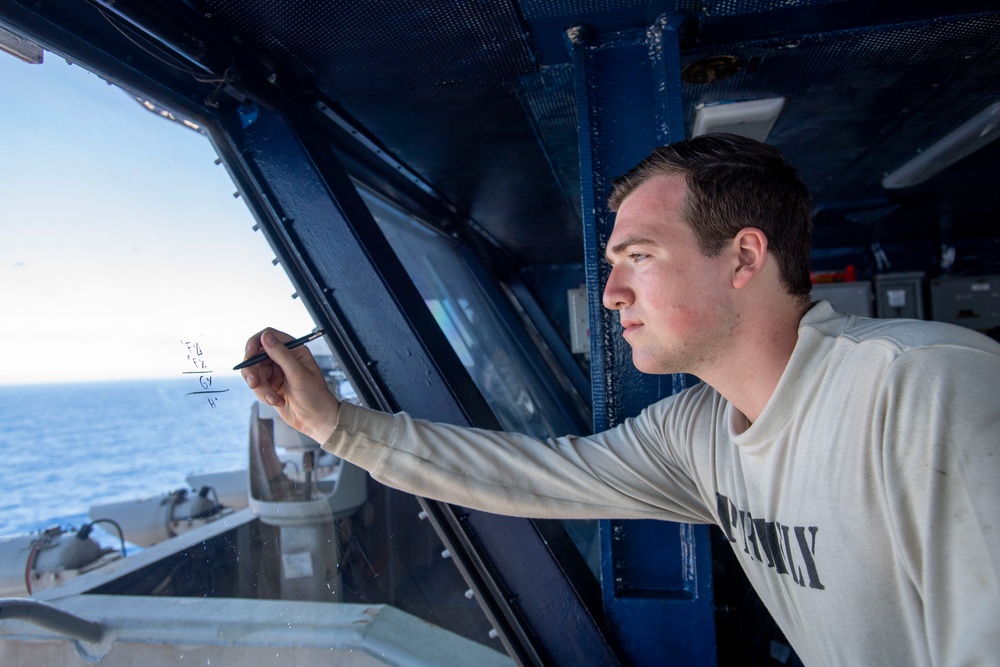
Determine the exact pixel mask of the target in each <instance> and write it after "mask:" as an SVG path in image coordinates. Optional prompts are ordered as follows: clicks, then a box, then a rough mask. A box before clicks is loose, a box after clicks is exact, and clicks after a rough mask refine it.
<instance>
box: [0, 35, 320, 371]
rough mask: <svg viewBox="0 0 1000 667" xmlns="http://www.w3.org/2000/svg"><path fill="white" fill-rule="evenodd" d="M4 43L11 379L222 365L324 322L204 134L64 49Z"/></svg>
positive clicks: (1, 74) (3, 238)
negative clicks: (29, 56)
mask: <svg viewBox="0 0 1000 667" xmlns="http://www.w3.org/2000/svg"><path fill="white" fill-rule="evenodd" d="M45 60H46V62H45V64H44V65H28V64H26V63H23V62H21V61H19V60H17V59H15V58H13V57H11V56H9V55H7V54H6V53H3V52H0V81H2V83H3V90H4V93H3V96H2V98H0V349H2V350H3V362H2V363H0V384H19V383H28V382H64V381H83V380H104V379H124V378H140V377H181V373H182V372H183V371H185V370H189V364H190V362H189V361H188V360H187V350H186V349H185V348H184V346H183V345H182V344H181V341H182V340H186V341H195V342H198V343H200V345H201V347H202V349H203V351H204V356H205V358H206V359H207V360H208V362H209V363H210V364H211V365H212V366H214V368H213V370H215V371H228V370H229V369H231V368H232V366H233V365H234V364H235V363H237V362H238V361H239V360H240V359H242V357H243V346H244V343H245V342H246V339H247V337H248V336H250V335H251V334H252V333H254V332H255V331H258V330H259V329H261V328H262V327H264V326H276V327H278V328H281V329H283V330H285V331H287V332H288V333H290V334H292V335H294V336H300V335H303V334H305V333H308V332H309V331H310V330H312V327H313V323H312V321H311V319H310V318H309V316H308V314H307V313H306V311H305V308H304V307H303V306H302V304H301V303H300V302H299V301H298V300H293V299H292V298H291V294H292V292H293V291H294V288H293V287H292V285H291V283H290V282H289V281H288V279H287V278H286V276H285V273H284V270H283V269H282V268H281V267H280V266H277V267H276V266H273V265H272V263H271V260H272V259H273V257H274V255H273V253H272V251H271V249H270V248H269V247H268V245H267V242H266V241H265V239H264V237H263V235H262V234H261V233H260V232H254V231H252V226H253V224H254V220H253V217H252V216H251V214H250V212H249V211H248V209H247V207H246V204H245V203H244V202H243V200H242V198H234V196H233V193H234V192H235V191H236V187H235V185H234V184H233V182H232V180H231V179H230V177H229V174H228V173H227V172H226V170H225V167H223V166H219V165H216V164H215V163H214V162H215V159H216V157H217V156H216V153H215V150H214V148H213V146H212V145H211V143H210V142H209V141H208V139H207V138H206V137H205V136H204V135H201V134H198V133H196V132H194V131H192V130H190V129H187V128H185V127H182V126H180V125H178V124H176V123H172V122H170V121H167V120H164V119H162V118H160V117H158V116H156V115H154V114H152V113H150V112H149V111H147V110H145V109H144V108H142V107H141V106H140V105H139V104H138V103H137V102H135V100H133V99H132V98H130V97H129V96H128V95H126V93H124V92H123V91H122V90H120V89H119V88H117V87H115V86H110V85H108V84H107V83H106V82H104V81H103V80H101V79H99V78H98V77H96V76H95V75H93V74H91V73H90V72H88V71H86V70H84V69H83V68H81V67H79V66H75V65H69V64H67V63H66V62H65V61H64V60H62V59H60V58H59V57H58V56H55V55H53V54H51V53H46V54H45Z"/></svg>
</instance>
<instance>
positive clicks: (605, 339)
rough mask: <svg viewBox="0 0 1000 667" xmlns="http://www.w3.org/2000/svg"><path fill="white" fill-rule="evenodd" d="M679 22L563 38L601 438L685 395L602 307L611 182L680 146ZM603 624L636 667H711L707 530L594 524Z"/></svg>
mask: <svg viewBox="0 0 1000 667" xmlns="http://www.w3.org/2000/svg"><path fill="white" fill-rule="evenodd" d="M678 25H679V21H678V19H677V18H675V17H671V16H665V17H661V18H660V19H659V20H657V21H656V22H655V23H654V24H653V25H651V26H650V27H649V28H647V29H645V30H630V31H621V32H613V33H603V34H602V33H596V32H591V31H588V30H587V29H583V28H580V29H571V30H570V31H569V32H568V37H569V41H570V44H571V48H572V51H573V54H574V64H575V68H576V77H577V79H576V92H577V107H578V118H579V127H580V128H581V129H580V165H581V166H580V173H581V181H582V185H581V192H582V195H581V196H582V211H583V219H584V247H585V255H586V258H585V268H586V276H587V290H588V293H589V297H590V299H589V302H590V322H591V332H592V335H591V359H592V363H591V370H592V372H591V380H592V385H593V402H594V422H595V423H594V426H595V429H598V430H600V429H605V428H610V427H612V426H614V425H616V424H618V423H621V422H622V421H623V420H625V419H627V418H628V417H631V416H634V415H636V414H638V413H639V412H640V411H641V410H642V409H643V408H644V407H646V406H647V405H649V404H650V403H652V402H654V401H656V400H659V399H660V398H663V397H665V396H668V395H670V394H672V393H675V392H676V391H678V390H680V389H682V388H684V386H685V385H686V384H687V382H688V381H687V379H686V378H685V377H683V376H652V375H644V374H642V373H640V372H638V371H637V370H636V369H635V367H634V366H633V365H632V357H631V351H630V349H629V348H628V345H627V344H626V343H625V342H624V340H623V339H622V337H621V335H620V326H619V324H618V318H617V316H616V315H615V314H613V313H611V312H610V311H608V310H606V309H604V308H603V306H602V305H601V294H602V292H603V286H604V284H605V283H606V282H607V273H608V269H607V265H606V264H605V263H604V262H603V256H604V249H605V245H606V243H607V239H608V237H609V236H610V234H611V230H612V227H613V214H612V213H611V212H610V211H608V209H607V206H606V204H605V200H606V197H607V194H608V191H609V188H610V183H611V179H612V178H613V177H615V176H617V175H619V174H621V173H623V172H624V171H626V170H627V169H628V168H629V167H631V166H632V165H634V164H635V163H636V162H638V161H639V160H641V159H642V158H643V157H645V156H646V155H647V154H648V153H649V151H650V150H651V149H652V148H654V147H656V146H658V145H661V144H665V143H671V142H673V141H677V140H680V139H683V138H684V130H683V114H682V111H681V102H680V87H681V82H680V57H679V48H678V42H677V27H678ZM601 561H602V563H601V567H602V587H603V594H604V607H605V619H606V622H607V623H608V625H609V626H610V627H611V629H612V631H613V632H614V633H615V634H616V636H617V638H618V640H619V642H620V644H621V646H622V650H623V651H624V653H625V654H626V655H627V657H628V660H629V661H630V662H631V663H633V664H636V665H661V664H668V663H671V664H681V665H714V664H715V663H716V654H715V624H714V609H713V602H712V586H711V572H712V570H711V551H710V545H709V536H708V529H707V528H706V527H704V526H690V525H686V524H676V523H667V522H658V521H604V522H602V526H601Z"/></svg>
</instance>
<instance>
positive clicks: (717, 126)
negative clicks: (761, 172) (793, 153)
mask: <svg viewBox="0 0 1000 667" xmlns="http://www.w3.org/2000/svg"><path fill="white" fill-rule="evenodd" d="M784 108H785V98H784V97H771V98H768V99H764V100H749V101H747V102H729V103H724V104H711V105H702V106H699V107H698V112H697V113H696V114H695V118H694V128H692V130H691V136H692V137H697V136H700V135H702V134H708V133H710V132H729V133H731V134H738V135H740V136H743V137H750V138H751V139H757V140H758V141H764V140H766V139H767V135H768V134H770V132H771V128H773V127H774V123H775V122H776V121H777V120H778V116H779V115H780V114H781V110H782V109H784Z"/></svg>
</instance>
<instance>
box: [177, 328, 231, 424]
mask: <svg viewBox="0 0 1000 667" xmlns="http://www.w3.org/2000/svg"><path fill="white" fill-rule="evenodd" d="M181 345H183V346H184V347H185V348H187V358H188V361H189V362H191V364H192V365H193V366H194V368H195V370H193V371H182V374H183V375H197V376H198V386H200V387H201V390H200V391H189V392H188V393H187V395H188V396H201V395H204V396H205V399H206V400H207V401H208V404H209V405H210V406H212V407H213V408H214V407H215V406H216V404H217V403H218V401H219V397H218V394H224V393H226V392H227V391H229V390H228V389H212V373H213V371H212V369H211V368H209V366H208V364H207V363H206V361H205V353H204V352H203V351H202V349H201V344H200V343H198V342H196V341H187V340H182V341H181Z"/></svg>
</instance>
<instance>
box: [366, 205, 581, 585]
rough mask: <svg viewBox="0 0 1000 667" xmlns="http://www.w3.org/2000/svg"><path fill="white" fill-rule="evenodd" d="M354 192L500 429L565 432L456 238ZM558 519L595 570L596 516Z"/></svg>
mask: <svg viewBox="0 0 1000 667" xmlns="http://www.w3.org/2000/svg"><path fill="white" fill-rule="evenodd" d="M361 192H362V196H363V197H364V199H365V201H366V203H367V204H368V207H369V209H370V210H371V212H372V214H373V216H374V217H375V220H376V222H378V223H379V227H380V229H381V230H382V232H383V233H384V234H385V236H386V238H387V239H388V241H389V243H390V244H391V245H392V248H393V250H394V251H395V252H396V254H397V255H398V256H399V259H400V261H401V262H402V264H403V266H404V267H405V269H406V271H407V273H408V274H409V276H410V278H411V279H412V280H413V282H414V284H415V285H416V286H417V289H418V290H419V291H420V294H421V296H422V297H423V298H424V302H425V303H426V304H427V307H428V308H429V309H430V311H431V313H432V314H433V316H434V319H435V320H436V321H437V323H438V326H440V327H441V330H442V331H443V332H444V334H445V335H446V336H447V337H448V341H449V342H450V343H451V346H452V348H454V350H455V352H456V354H458V357H459V359H460V360H461V361H462V364H463V365H464V366H465V368H466V369H467V370H468V371H469V374H470V375H471V376H472V379H473V381H474V382H475V383H476V386H477V387H478V388H479V390H480V391H481V392H482V394H483V397H484V398H485V399H486V402H487V403H489V405H490V408H492V410H493V413H494V414H495V415H496V417H497V419H498V420H499V421H500V423H501V424H502V425H503V427H504V428H505V429H507V430H508V431H513V432H517V433H527V434H529V435H533V436H535V437H539V438H546V437H558V436H561V435H564V434H566V433H570V432H572V431H573V426H572V425H571V424H569V423H568V422H567V421H566V420H565V419H564V418H563V416H562V415H563V412H562V411H561V410H560V409H558V408H557V406H556V405H555V404H554V401H555V400H556V399H555V398H553V397H552V395H551V394H550V393H549V391H548V389H547V388H546V387H545V384H544V382H542V380H541V378H540V377H539V376H538V374H537V371H536V369H535V368H534V367H533V366H532V364H531V363H529V361H528V359H527V357H526V356H525V355H524V354H523V353H522V351H521V348H520V347H519V346H518V344H517V341H515V339H514V336H513V334H511V333H510V331H509V329H507V328H506V327H505V326H503V325H502V323H501V321H500V319H499V317H498V316H497V314H496V312H495V310H494V309H493V307H492V306H491V304H490V302H489V301H488V300H487V299H486V297H485V296H484V295H483V293H482V292H481V291H480V289H479V288H478V287H477V285H476V280H475V278H474V277H473V275H472V274H471V272H470V271H469V269H468V268H467V266H466V264H465V262H464V261H463V260H462V258H461V257H460V256H459V255H458V252H457V251H456V248H455V243H454V242H453V241H452V240H451V239H448V238H446V237H444V236H442V235H440V234H438V233H436V232H434V231H432V230H431V229H430V228H429V227H428V226H427V225H425V224H423V223H421V222H420V221H419V220H417V219H415V218H413V217H412V216H409V215H407V214H406V213H405V212H403V211H400V210H399V209H397V208H395V207H394V206H392V205H390V204H389V203H387V202H385V201H383V200H382V199H380V198H378V197H377V196H375V195H373V194H372V193H370V192H367V191H364V190H362V191H361ZM562 523H563V526H564V527H565V528H566V531H567V533H568V534H569V536H570V538H571V539H572V540H573V542H574V544H575V545H576V547H577V549H578V550H579V551H580V553H581V554H582V555H583V557H584V560H585V561H586V563H587V565H588V567H589V568H590V571H591V572H592V573H593V574H594V576H595V577H596V576H598V572H599V569H600V551H599V542H598V533H597V522H596V521H564V522H562Z"/></svg>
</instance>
